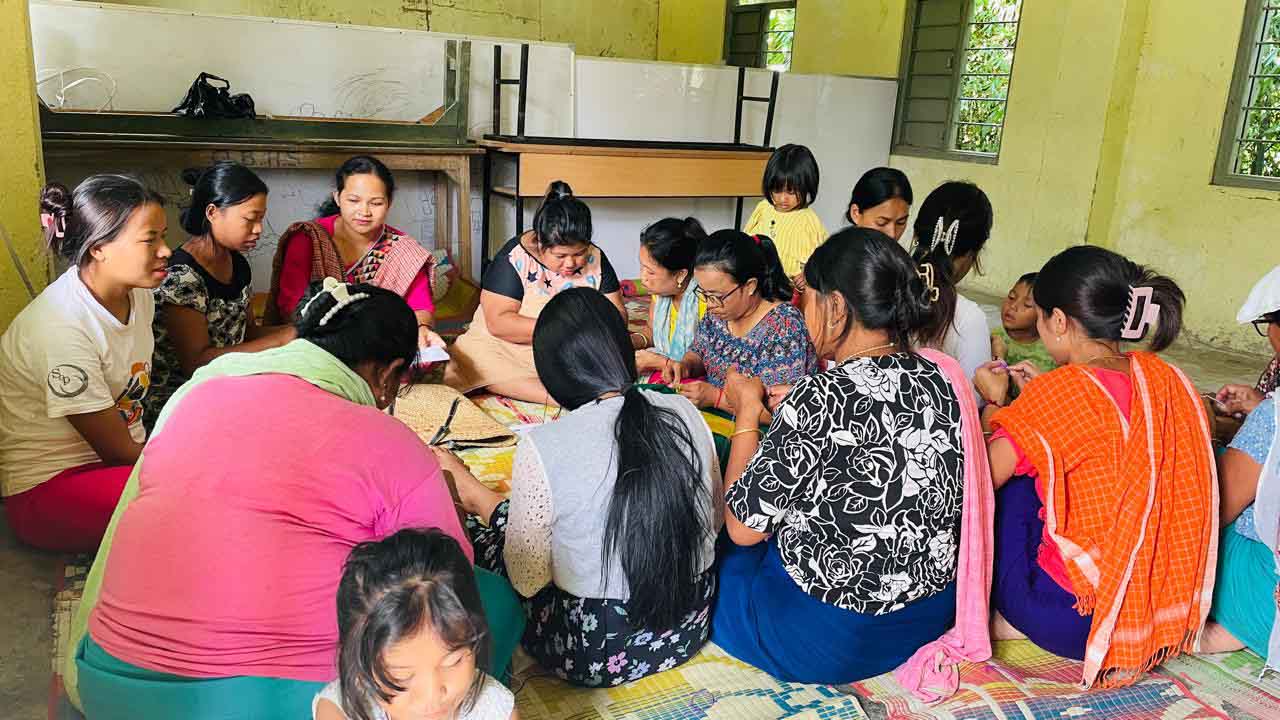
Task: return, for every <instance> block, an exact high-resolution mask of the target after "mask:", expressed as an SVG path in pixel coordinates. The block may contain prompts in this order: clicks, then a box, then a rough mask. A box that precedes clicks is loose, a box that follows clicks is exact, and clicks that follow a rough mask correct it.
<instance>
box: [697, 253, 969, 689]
mask: <svg viewBox="0 0 1280 720" xmlns="http://www.w3.org/2000/svg"><path fill="white" fill-rule="evenodd" d="M805 281H806V283H807V284H808V288H807V289H806V290H805V293H806V295H807V296H808V297H806V298H805V303H804V306H805V308H806V311H805V325H806V326H807V328H808V331H809V335H810V336H811V338H812V339H813V342H814V346H815V347H816V348H817V351H818V354H819V356H820V357H822V358H824V359H831V360H834V361H836V362H837V364H836V365H835V366H834V367H833V368H832V369H830V370H827V371H826V372H823V373H819V374H817V375H812V376H810V377H806V378H804V379H802V380H800V382H798V383H797V384H796V385H795V387H794V388H793V389H792V391H791V392H790V393H789V394H788V395H787V397H786V399H785V400H783V401H782V403H781V404H780V405H779V406H778V409H777V410H776V411H775V412H774V414H773V421H772V424H771V425H770V427H769V432H768V433H767V434H766V435H765V436H764V437H763V438H760V435H759V431H758V430H757V429H756V420H757V418H758V417H761V416H762V413H763V412H764V398H765V389H764V387H763V386H762V385H761V384H760V382H759V381H758V380H755V379H753V378H748V377H745V376H743V375H739V374H736V373H735V374H734V375H733V376H731V378H730V380H729V382H728V384H727V390H726V394H728V395H731V396H732V398H733V400H732V402H733V403H734V407H736V408H738V415H737V420H738V421H737V427H738V430H737V431H736V432H735V433H734V436H733V438H732V450H731V453H730V457H729V467H728V472H727V473H726V496H725V502H726V513H725V521H726V527H727V529H728V531H729V537H730V539H731V540H732V543H726V545H727V547H725V548H722V551H723V555H722V558H721V567H720V578H719V579H720V595H719V598H718V599H717V602H716V606H715V610H714V611H713V613H712V640H713V641H714V642H716V643H717V644H719V645H720V647H722V648H724V649H725V650H726V651H727V652H729V653H730V654H732V655H734V656H735V657H737V658H739V659H741V660H743V661H745V662H748V663H751V664H753V665H755V666H757V667H759V668H761V669H763V670H765V671H767V672H769V673H770V674H772V675H774V676H776V677H779V678H782V679H785V680H791V681H797V682H821V683H847V682H853V681H856V680H861V679H863V678H867V677H871V676H874V675H879V674H881V673H883V672H886V671H888V670H891V669H893V668H894V667H896V666H898V665H899V664H901V663H902V662H903V661H905V660H906V659H907V658H909V657H910V656H911V655H912V654H913V653H914V652H915V651H916V650H917V649H918V648H919V647H921V646H922V645H924V644H925V643H927V642H929V641H932V640H934V639H936V638H937V637H938V636H939V635H941V634H942V633H943V632H944V631H946V630H947V628H949V627H950V626H951V624H952V622H953V619H954V616H955V576H956V556H957V545H958V539H959V526H960V514H961V500H962V497H963V489H964V455H963V451H962V444H961V419H960V418H961V409H960V399H959V394H958V392H957V390H956V388H954V387H953V386H952V384H951V382H950V381H949V380H948V379H947V376H946V375H945V374H944V373H943V371H942V370H941V369H940V367H939V366H938V365H936V364H935V363H933V362H931V361H929V360H927V359H925V358H924V357H921V356H920V355H917V354H916V353H914V352H912V351H911V347H912V346H913V345H914V344H915V343H916V342H917V341H918V340H919V339H920V338H922V337H927V336H929V335H930V334H931V333H932V332H933V330H935V329H936V328H937V327H939V324H940V323H946V322H949V320H950V319H949V318H946V317H943V316H944V315H945V314H946V311H945V309H944V308H942V307H941V306H940V305H939V304H938V303H937V302H936V298H937V293H936V292H935V290H934V285H933V278H932V277H931V273H928V271H927V270H923V271H922V269H921V268H917V267H916V265H915V264H914V263H912V261H911V259H910V257H909V256H908V255H907V253H906V251H904V250H903V249H902V248H901V247H900V246H898V245H897V244H896V243H894V242H893V241H892V240H890V239H889V238H888V237H887V236H885V235H883V234H882V233H880V232H877V231H874V230H868V229H863V228H847V229H845V230H842V231H841V232H839V233H837V234H836V235H834V236H833V237H831V238H830V239H829V240H828V241H827V242H826V243H825V244H824V245H822V246H821V247H820V248H818V250H817V251H815V252H814V254H813V256H812V257H811V258H810V260H809V262H808V263H806V265H805ZM960 392H964V393H967V392H968V390H967V389H962V390H961V391H960ZM966 397H967V396H966Z"/></svg>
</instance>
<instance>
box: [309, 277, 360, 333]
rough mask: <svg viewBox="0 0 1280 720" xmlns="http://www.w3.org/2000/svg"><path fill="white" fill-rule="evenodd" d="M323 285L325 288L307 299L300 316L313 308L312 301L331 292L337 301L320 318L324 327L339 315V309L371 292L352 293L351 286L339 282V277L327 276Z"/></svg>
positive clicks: (321, 325)
mask: <svg viewBox="0 0 1280 720" xmlns="http://www.w3.org/2000/svg"><path fill="white" fill-rule="evenodd" d="M323 287H324V289H323V290H321V291H320V292H318V293H316V294H315V295H314V296H312V298H311V299H310V300H308V301H307V304H306V305H303V306H302V312H301V313H299V315H300V316H303V317H305V316H306V314H307V310H309V309H310V308H311V303H313V302H315V301H316V300H317V299H319V297H320V296H321V295H324V294H325V293H329V294H330V295H332V296H333V299H334V300H336V301H337V302H336V303H334V305H333V307H331V308H329V312H327V313H325V314H324V317H322V318H320V327H324V326H325V324H326V323H328V322H329V321H330V320H332V319H333V316H334V315H337V314H338V311H339V310H341V309H342V308H344V307H346V306H348V305H350V304H351V303H353V302H355V301H357V300H363V299H365V298H367V297H369V293H356V294H355V295H352V294H351V291H350V290H351V286H349V285H347V284H346V283H344V282H338V279H337V278H333V277H327V278H325V279H324V286H323Z"/></svg>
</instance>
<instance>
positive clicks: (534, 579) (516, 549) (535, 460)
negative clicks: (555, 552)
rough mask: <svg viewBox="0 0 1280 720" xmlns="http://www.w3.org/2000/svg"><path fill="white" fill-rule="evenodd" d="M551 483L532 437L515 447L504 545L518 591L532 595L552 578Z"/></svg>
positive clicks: (509, 569) (510, 575) (514, 584)
mask: <svg viewBox="0 0 1280 720" xmlns="http://www.w3.org/2000/svg"><path fill="white" fill-rule="evenodd" d="M553 517H554V515H553V512H552V506H551V485H550V483H549V482H548V481H547V472H546V469H545V468H544V467H543V466H542V457H541V456H540V455H539V454H538V448H537V447H536V446H535V445H534V444H533V441H532V440H530V439H529V438H527V437H526V438H525V439H523V440H521V441H520V444H519V445H518V446H517V447H516V457H515V462H514V465H513V467H512V472H511V505H510V506H509V509H508V511H507V538H506V543H505V546H504V549H503V552H504V554H505V555H506V560H507V576H508V577H509V578H511V585H512V587H514V588H515V590H516V592H518V593H520V594H521V595H522V596H524V597H533V596H534V595H537V594H538V591H539V590H541V589H542V588H544V587H546V586H547V584H548V583H550V582H551V520H552V518H553Z"/></svg>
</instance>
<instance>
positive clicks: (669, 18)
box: [657, 0, 726, 65]
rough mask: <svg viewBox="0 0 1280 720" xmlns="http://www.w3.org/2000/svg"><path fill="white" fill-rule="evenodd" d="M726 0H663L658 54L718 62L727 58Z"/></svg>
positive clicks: (686, 60)
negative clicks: (725, 48) (725, 35)
mask: <svg viewBox="0 0 1280 720" xmlns="http://www.w3.org/2000/svg"><path fill="white" fill-rule="evenodd" d="M725 12H726V5H725V0H662V2H661V3H660V4H659V6H658V58H657V59H659V60H669V61H672V62H682V63H697V64H703V65H717V64H719V63H721V62H724V31H725Z"/></svg>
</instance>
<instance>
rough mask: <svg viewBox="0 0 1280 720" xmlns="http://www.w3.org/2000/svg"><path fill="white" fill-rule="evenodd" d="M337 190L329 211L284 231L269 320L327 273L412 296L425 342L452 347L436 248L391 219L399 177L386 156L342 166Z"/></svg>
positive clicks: (279, 318) (276, 319) (277, 319)
mask: <svg viewBox="0 0 1280 720" xmlns="http://www.w3.org/2000/svg"><path fill="white" fill-rule="evenodd" d="M334 185H335V187H334V191H333V197H332V198H330V199H328V200H326V201H325V202H324V204H323V205H321V206H320V215H321V217H319V218H316V219H315V220H311V221H308V222H297V223H294V224H292V225H290V226H289V228H288V229H287V230H285V231H284V233H283V234H282V235H281V236H280V244H279V245H278V246H277V247H276V256H275V260H274V261H273V263H272V265H273V267H272V272H271V295H270V299H269V300H268V302H267V309H266V319H267V323H268V324H271V325H277V324H280V323H286V324H287V323H289V322H290V321H291V320H292V319H293V314H294V310H295V309H297V307H298V301H299V300H300V299H301V298H302V296H303V294H304V293H305V292H306V291H307V286H309V285H310V284H311V283H313V282H315V281H317V280H323V279H324V278H326V277H331V278H335V279H338V280H342V281H344V282H348V283H370V284H373V285H377V286H378V287H380V288H386V289H387V290H390V291H391V292H393V293H395V294H397V295H399V296H401V297H403V298H404V299H405V302H407V303H409V307H410V309H412V310H413V313H414V316H415V317H416V318H417V320H418V342H419V345H421V346H422V347H426V346H427V345H439V346H441V347H443V346H444V341H442V340H440V338H439V336H437V335H436V334H435V333H434V332H432V330H431V327H432V326H433V325H434V324H435V303H434V301H433V300H432V297H431V271H432V266H433V265H434V262H435V261H434V258H433V257H432V255H431V253H430V252H428V251H427V250H426V249H425V248H423V247H422V246H421V245H419V244H418V241H417V240H414V239H413V238H412V237H410V236H409V235H406V234H405V233H403V232H401V231H399V230H397V229H396V228H394V227H391V226H390V225H388V224H387V213H388V212H390V211H391V201H392V200H393V199H394V197H395V193H396V181H395V178H394V177H392V175H391V171H390V170H388V169H387V166H386V165H384V164H382V161H381V160H378V159H377V158H375V157H370V156H368V155H357V156H356V157H353V158H351V159H350V160H347V161H346V162H345V163H343V164H342V167H340V168H338V172H337V175H336V176H335V183H334Z"/></svg>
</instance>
